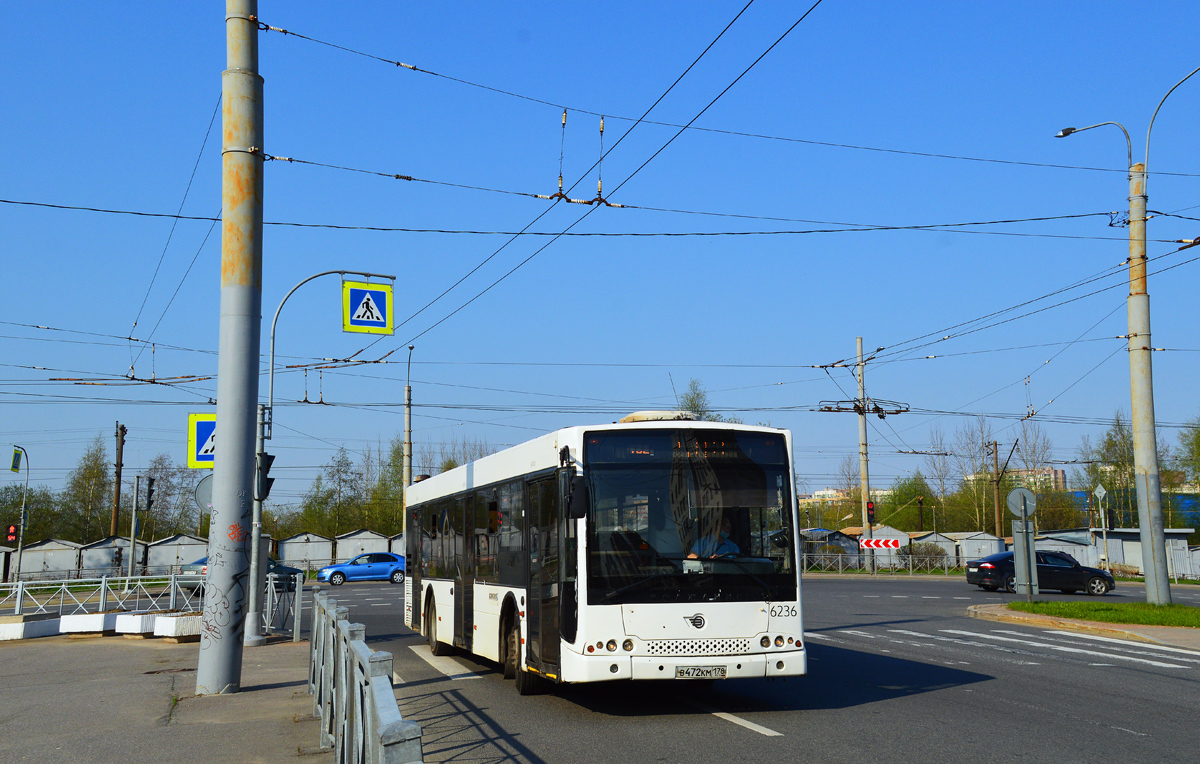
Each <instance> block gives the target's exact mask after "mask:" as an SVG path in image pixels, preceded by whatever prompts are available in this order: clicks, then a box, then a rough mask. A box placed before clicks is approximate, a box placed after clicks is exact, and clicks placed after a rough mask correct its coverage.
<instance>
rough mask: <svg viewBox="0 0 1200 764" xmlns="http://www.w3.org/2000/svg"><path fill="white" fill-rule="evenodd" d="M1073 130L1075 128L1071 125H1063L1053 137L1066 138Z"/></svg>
mask: <svg viewBox="0 0 1200 764" xmlns="http://www.w3.org/2000/svg"><path fill="white" fill-rule="evenodd" d="M1073 132H1075V128H1073V127H1064V128H1063V129H1062V130H1059V131H1058V135H1056V136H1054V137H1055V138H1066V137H1067V136H1068V135H1070V134H1071V133H1073Z"/></svg>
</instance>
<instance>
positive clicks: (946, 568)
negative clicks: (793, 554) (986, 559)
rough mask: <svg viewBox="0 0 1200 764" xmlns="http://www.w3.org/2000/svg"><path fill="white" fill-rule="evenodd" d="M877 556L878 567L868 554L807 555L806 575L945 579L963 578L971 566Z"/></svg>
mask: <svg viewBox="0 0 1200 764" xmlns="http://www.w3.org/2000/svg"><path fill="white" fill-rule="evenodd" d="M891 551H892V554H889V555H882V554H881V555H877V556H876V558H875V562H874V565H873V566H872V565H871V562H870V559H869V557H868V555H867V554H866V553H860V554H832V553H809V554H805V555H804V557H803V561H802V566H803V567H802V568H801V570H802V571H803V572H805V573H862V572H869V571H872V570H873V571H874V572H875V573H942V574H945V575H961V574H963V573H965V572H966V568H967V563H966V561H965V560H959V559H956V558H954V557H951V556H950V555H910V554H899V553H897V552H896V551H895V550H891Z"/></svg>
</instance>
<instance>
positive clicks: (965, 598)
mask: <svg viewBox="0 0 1200 764" xmlns="http://www.w3.org/2000/svg"><path fill="white" fill-rule="evenodd" d="M954 599H956V600H969V599H971V598H970V597H955V598H954Z"/></svg>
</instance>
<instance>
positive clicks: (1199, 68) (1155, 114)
mask: <svg viewBox="0 0 1200 764" xmlns="http://www.w3.org/2000/svg"><path fill="white" fill-rule="evenodd" d="M1196 72H1200V66H1198V67H1196V68H1195V69H1193V70H1192V71H1191V73H1189V74H1188V76H1187V77H1184V78H1183V79H1181V80H1180V81H1179V82H1176V83H1175V87H1173V88H1171V89H1170V90H1168V91H1167V95H1165V96H1163V97H1162V101H1159V102H1158V106H1156V107H1155V108H1154V115H1153V116H1151V117H1150V127H1147V128H1146V166H1147V167H1149V166H1150V131H1151V130H1153V129H1154V118H1155V117H1157V116H1158V110H1159V109H1161V108H1162V105H1163V103H1164V102H1165V101H1166V100H1167V96H1169V95H1171V94H1172V93H1174V92H1175V88H1177V87H1179V86H1180V85H1182V84H1183V83H1185V82H1187V81H1188V79H1189V78H1190V77H1191V76H1192V75H1193V74H1195V73H1196Z"/></svg>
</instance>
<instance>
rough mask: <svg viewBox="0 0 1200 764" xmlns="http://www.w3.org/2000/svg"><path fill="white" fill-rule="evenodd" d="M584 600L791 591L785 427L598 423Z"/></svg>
mask: <svg viewBox="0 0 1200 764" xmlns="http://www.w3.org/2000/svg"><path fill="white" fill-rule="evenodd" d="M583 461H584V474H585V477H586V478H587V483H588V488H589V492H590V502H589V504H590V507H591V510H590V512H589V516H588V536H587V574H588V584H587V602H588V604H589V605H604V604H614V603H625V602H702V601H742V602H745V601H762V602H767V601H794V600H795V599H796V567H795V565H796V563H795V560H796V558H795V549H794V545H793V534H794V529H793V523H792V516H793V515H792V512H793V510H792V502H791V479H790V475H789V470H790V468H791V467H790V463H789V459H788V454H787V445H786V441H785V440H784V436H783V435H782V434H775V433H762V432H742V431H737V430H711V429H694V430H693V429H686V428H678V429H663V430H649V429H647V430H637V431H624V432H591V433H587V434H586V436H585V438H584V460H583Z"/></svg>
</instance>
